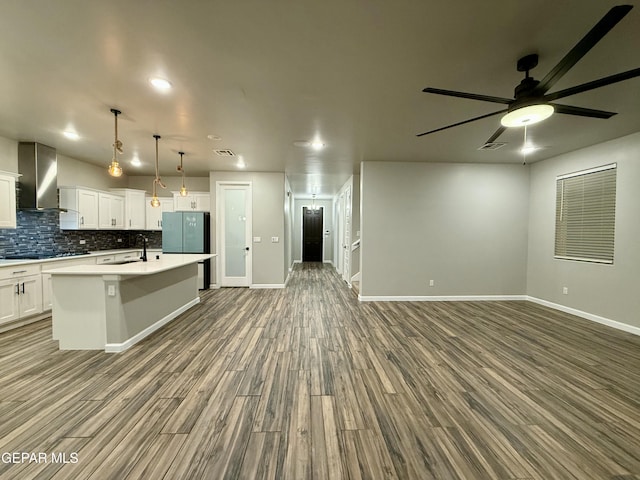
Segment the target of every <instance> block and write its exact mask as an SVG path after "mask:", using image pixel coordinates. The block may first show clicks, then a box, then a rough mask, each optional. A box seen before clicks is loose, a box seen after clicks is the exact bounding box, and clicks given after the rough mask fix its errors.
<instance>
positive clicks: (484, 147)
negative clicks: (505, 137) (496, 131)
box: [478, 142, 506, 150]
mask: <svg viewBox="0 0 640 480" xmlns="http://www.w3.org/2000/svg"><path fill="white" fill-rule="evenodd" d="M505 145H506V143H500V142H487V143H485V144H484V145H482V146H481V147H480V148H478V150H498V149H499V148H502V147H504V146H505Z"/></svg>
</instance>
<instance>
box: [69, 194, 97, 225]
mask: <svg viewBox="0 0 640 480" xmlns="http://www.w3.org/2000/svg"><path fill="white" fill-rule="evenodd" d="M60 208H62V209H65V210H66V212H65V211H63V212H60V229H62V230H83V229H84V230H96V229H98V191H97V190H91V189H88V188H81V187H60Z"/></svg>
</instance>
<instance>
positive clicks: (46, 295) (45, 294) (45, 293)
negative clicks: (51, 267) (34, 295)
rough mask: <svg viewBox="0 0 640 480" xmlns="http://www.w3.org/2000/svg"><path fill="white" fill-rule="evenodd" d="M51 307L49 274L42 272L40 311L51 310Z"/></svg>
mask: <svg viewBox="0 0 640 480" xmlns="http://www.w3.org/2000/svg"><path fill="white" fill-rule="evenodd" d="M52 308H53V295H52V289H51V274H50V273H43V274H42V311H43V312H44V311H47V310H51V309H52Z"/></svg>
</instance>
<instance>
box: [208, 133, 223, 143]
mask: <svg viewBox="0 0 640 480" xmlns="http://www.w3.org/2000/svg"><path fill="white" fill-rule="evenodd" d="M207 138H208V139H209V140H215V141H217V140H222V137H220V136H218V135H214V134H213V133H211V134H209V135H207Z"/></svg>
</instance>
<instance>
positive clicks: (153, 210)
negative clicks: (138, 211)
mask: <svg viewBox="0 0 640 480" xmlns="http://www.w3.org/2000/svg"><path fill="white" fill-rule="evenodd" d="M145 204H146V205H145V206H146V209H147V230H162V213H163V212H173V211H174V210H173V198H162V197H161V198H160V206H159V207H152V206H151V197H147V199H146V202H145Z"/></svg>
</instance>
